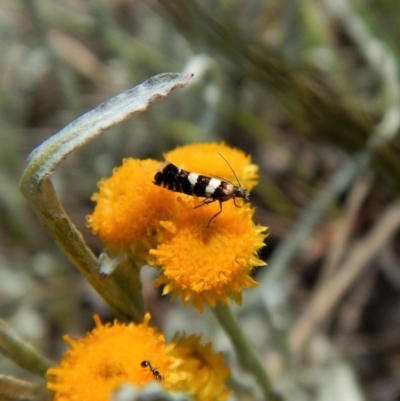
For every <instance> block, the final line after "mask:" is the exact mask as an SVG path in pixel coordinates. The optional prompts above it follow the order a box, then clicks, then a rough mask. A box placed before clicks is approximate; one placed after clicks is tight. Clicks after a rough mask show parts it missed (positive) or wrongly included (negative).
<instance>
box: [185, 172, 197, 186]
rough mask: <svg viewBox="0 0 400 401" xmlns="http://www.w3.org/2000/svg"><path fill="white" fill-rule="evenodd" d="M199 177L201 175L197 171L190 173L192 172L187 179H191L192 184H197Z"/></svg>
mask: <svg viewBox="0 0 400 401" xmlns="http://www.w3.org/2000/svg"><path fill="white" fill-rule="evenodd" d="M198 178H199V175H198V174H196V173H190V174H189V175H188V178H187V179H188V180H189V182H190V184H191V185H192V186H194V185H195V184H196V182H197V179H198Z"/></svg>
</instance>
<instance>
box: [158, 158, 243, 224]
mask: <svg viewBox="0 0 400 401" xmlns="http://www.w3.org/2000/svg"><path fill="white" fill-rule="evenodd" d="M219 155H220V156H221V157H222V158H223V159H224V160H225V161H226V163H227V164H228V166H229V168H230V169H231V170H232V172H233V174H234V176H235V178H236V180H237V182H238V184H239V186H236V185H234V184H232V183H231V182H229V181H225V180H223V179H219V178H213V177H207V176H205V175H201V174H197V173H191V172H190V171H186V170H183V169H181V168H179V167H177V166H175V165H174V164H172V163H169V162H167V163H166V164H164V166H163V167H162V168H161V170H160V171H158V172H157V173H156V175H155V176H154V181H153V184H155V185H158V186H161V187H164V188H166V189H169V190H170V191H174V192H181V193H183V194H186V195H191V196H198V197H202V198H206V199H204V200H203V201H202V202H201V203H200V204H199V205H197V206H196V207H195V209H196V208H198V207H201V206H204V205H208V204H210V203H213V202H217V201H218V202H219V206H220V209H219V212H218V213H216V214H215V215H214V216H213V217H211V219H210V221H209V222H208V224H207V227H209V226H210V223H211V221H212V220H214V219H215V218H216V217H217V216H218V215H219V214H220V213H222V202H226V201H228V200H229V199H233V203H234V205H235V206H236V207H240V206H239V205H237V204H236V202H235V199H236V198H243V199H245V200H247V201H248V200H249V199H250V192H249V191H247V189H245V188H243V187H242V186H241V184H240V182H239V179H238V177H237V175H236V174H235V172H234V171H233V169H232V167H231V166H230V164H229V163H228V161H227V160H226V159H225V158H224V157H223V156H222V155H221V154H219Z"/></svg>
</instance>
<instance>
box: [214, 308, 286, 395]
mask: <svg viewBox="0 0 400 401" xmlns="http://www.w3.org/2000/svg"><path fill="white" fill-rule="evenodd" d="M213 312H214V315H215V317H216V318H217V320H218V322H219V323H220V324H221V326H222V327H223V329H224V330H225V332H226V334H227V335H228V336H229V338H230V339H231V341H232V344H233V346H234V348H235V350H236V353H237V357H238V360H239V362H240V364H241V365H242V366H243V367H244V368H245V369H246V370H248V371H249V372H251V373H252V374H253V376H254V378H255V380H256V381H257V383H258V384H259V386H260V388H261V389H262V391H263V394H264V396H265V399H266V400H268V401H280V400H281V399H282V398H281V397H280V396H279V395H278V394H276V393H275V391H274V389H273V386H272V382H271V379H270V378H269V376H268V374H267V372H266V370H265V368H264V365H263V363H262V361H261V359H260V357H259V355H258V354H257V352H256V350H255V349H254V347H253V345H252V344H251V343H250V341H249V340H248V338H247V336H246V334H245V333H244V332H243V330H242V327H241V325H240V324H239V321H238V320H237V318H236V316H235V315H234V314H233V312H232V309H231V308H230V307H229V306H228V305H223V304H221V303H217V305H216V307H215V308H214V309H213Z"/></svg>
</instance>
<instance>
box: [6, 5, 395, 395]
mask: <svg viewBox="0 0 400 401" xmlns="http://www.w3.org/2000/svg"><path fill="white" fill-rule="evenodd" d="M399 16H400V2H399V1H397V0H370V1H366V0H302V1H297V2H295V1H280V0H264V1H262V0H254V1H240V0H224V1H219V2H215V1H209V0H208V1H200V0H174V1H166V0H148V1H145V2H139V1H134V0H113V1H105V0H92V1H83V0H64V1H50V0H17V1H16V0H2V1H0V33H1V35H0V49H1V55H2V57H1V58H0V71H1V75H0V77H1V82H0V84H1V91H0V144H1V145H0V183H1V190H0V222H1V224H0V313H1V315H0V317H1V318H3V319H5V320H6V321H7V322H8V323H9V324H10V325H11V326H13V328H14V329H15V330H16V331H17V332H18V333H19V334H20V335H21V336H22V337H24V338H26V339H28V340H29V341H30V342H31V343H33V344H35V345H36V346H37V347H38V348H40V349H41V350H42V351H43V353H44V354H45V355H47V356H48V357H50V358H57V357H58V356H59V354H60V352H61V350H62V349H64V345H63V344H62V342H61V341H60V338H61V336H62V335H63V334H64V333H69V334H70V335H72V336H73V335H78V334H81V333H83V332H85V331H86V330H87V329H88V328H90V327H91V325H92V319H91V315H92V314H93V313H94V312H96V313H100V314H102V315H103V316H104V317H105V318H106V317H110V318H111V317H112V315H111V312H110V311H109V310H108V308H107V307H106V305H105V304H104V303H103V302H102V301H101V300H100V299H99V297H98V296H97V295H96V294H95V293H94V292H93V290H92V289H90V288H89V286H88V285H87V284H86V283H85V282H84V280H83V279H82V278H81V277H80V276H79V275H78V273H77V272H76V271H75V269H74V268H73V267H72V266H71V265H70V264H69V263H68V261H67V260H66V258H65V257H64V255H62V253H61V252H60V251H59V250H58V249H57V247H56V246H55V244H54V243H52V241H51V240H50V238H49V237H48V236H47V234H46V232H45V231H44V229H43V228H42V227H41V226H40V225H39V223H38V221H37V220H36V218H35V216H34V215H33V213H32V212H31V210H30V209H29V206H28V204H27V202H26V201H25V200H24V199H23V197H22V195H21V194H20V193H19V189H18V182H19V179H20V177H21V174H22V171H23V169H24V165H25V162H26V158H27V156H28V154H29V153H30V151H31V150H33V149H34V148H35V147H36V146H38V145H39V144H40V143H41V142H43V140H45V139H46V138H48V137H49V136H51V135H52V134H54V133H56V132H57V131H58V130H60V129H61V128H62V127H63V126H65V125H66V124H67V123H68V122H70V121H72V120H74V119H75V118H76V117H78V116H79V115H81V114H83V113H84V112H85V111H87V110H90V109H92V108H93V107H95V106H96V105H98V104H100V103H101V102H102V101H104V100H106V99H108V98H110V97H112V96H113V95H115V94H117V93H119V92H121V91H124V90H126V89H128V88H129V87H132V86H134V85H135V84H137V83H139V82H141V81H144V80H146V79H147V78H149V77H151V76H152V75H154V74H157V73H160V72H166V71H173V72H175V71H178V72H182V71H183V72H191V73H194V74H195V78H194V80H193V82H192V83H191V84H190V85H189V87H188V88H187V89H184V90H179V91H177V92H175V93H173V94H172V95H171V96H169V97H168V98H167V99H165V100H162V101H160V102H157V103H156V104H154V105H153V106H151V107H150V109H149V111H147V112H146V113H144V114H142V115H139V116H135V117H134V118H132V119H131V120H129V121H127V122H125V123H123V124H121V125H119V126H117V127H114V128H113V129H112V130H110V131H109V132H107V133H106V134H104V135H102V136H101V137H100V138H98V139H96V140H94V141H92V142H91V143H90V144H88V145H87V146H86V147H85V148H83V149H82V150H80V151H79V152H77V153H75V154H73V155H72V156H70V157H69V158H67V160H66V161H65V162H64V164H63V165H62V166H61V167H60V169H59V170H57V172H56V173H55V175H54V176H53V183H54V184H55V187H56V189H57V193H58V194H59V196H60V199H61V201H62V203H63V205H64V207H65V209H66V210H67V212H68V213H69V215H70V216H71V218H72V220H73V221H74V223H75V224H76V225H77V227H78V228H79V229H80V230H81V231H82V233H83V235H84V237H85V239H86V240H87V242H88V243H89V244H90V246H91V247H92V248H93V249H94V251H95V252H96V253H99V252H101V249H102V246H101V244H100V243H99V242H98V241H97V239H96V238H94V237H93V236H92V235H91V233H90V232H89V230H88V229H87V228H86V227H85V225H84V221H85V219H84V217H85V215H86V214H88V213H90V211H91V209H92V207H93V204H92V202H91V201H90V197H91V194H92V193H93V192H95V191H96V183H97V182H98V180H99V179H100V178H101V177H104V176H109V175H110V174H111V171H112V169H113V167H115V166H118V165H119V164H121V161H122V159H123V158H124V157H142V158H145V157H152V158H156V159H160V160H161V159H162V153H163V152H164V151H167V150H170V149H171V148H173V147H174V146H176V145H179V144H184V143H188V142H199V141H225V142H227V143H228V144H229V145H233V146H236V147H239V148H241V149H243V150H245V151H246V152H247V153H249V154H251V155H252V158H253V160H254V161H255V162H256V163H257V164H258V165H259V166H260V184H259V185H258V187H257V188H256V189H255V190H254V191H253V193H252V204H254V206H256V216H255V217H256V220H257V221H258V222H260V223H262V224H264V225H268V226H269V227H270V237H269V238H268V241H267V243H268V246H267V247H266V248H265V251H264V254H263V257H264V258H265V259H266V261H267V262H268V263H269V268H266V269H263V272H261V273H260V275H259V276H258V277H256V279H258V280H259V281H260V282H261V283H262V284H263V285H262V286H260V288H262V289H263V290H264V291H265V288H267V285H269V287H268V288H269V291H268V293H266V294H262V295H263V296H264V295H265V297H266V298H268V299H267V300H266V301H265V305H264V307H265V306H266V305H267V306H268V308H269V314H267V316H265V315H263V314H257V313H256V312H255V309H257V305H255V304H253V303H252V299H251V295H249V299H248V300H247V301H246V302H245V303H244V307H243V309H241V310H240V309H239V310H238V312H239V313H240V314H241V316H242V318H243V319H244V320H243V321H244V323H243V324H245V325H249V333H252V339H253V341H254V343H255V345H256V346H257V347H258V348H260V349H263V352H264V353H265V355H266V356H265V364H266V366H267V368H268V370H269V372H270V375H271V376H272V377H274V378H276V385H277V388H279V389H281V390H282V389H283V390H282V391H283V392H284V393H285V394H289V393H290V388H291V386H293V387H294V386H295V385H296V386H299V387H301V388H303V390H304V394H306V398H307V399H325V400H328V399H333V400H337V399H346V400H353V399H357V400H359V399H360V400H361V399H367V398H368V399H374V400H385V401H386V400H397V399H400V386H399V381H398V374H399V369H400V362H399V361H400V251H399V250H400V231H399V225H400V223H399V215H400V209H399V204H398V195H399V193H400V138H399V135H398V132H399V126H400V83H399V79H400V75H399V54H400V44H399V41H398V37H399V36H400V25H399V24H398V20H399ZM151 283H152V278H151V277H150V276H149V275H146V276H145V277H144V290H145V296H146V299H147V302H148V307H149V309H150V310H151V312H152V314H153V316H154V318H155V321H156V322H157V323H158V324H159V326H160V327H162V328H164V329H166V330H167V332H168V330H172V328H174V324H175V328H176V327H177V324H176V322H177V321H179V322H186V323H185V324H186V330H187V331H188V332H191V331H195V330H196V329H199V328H201V329H202V330H204V331H206V328H205V327H208V326H210V327H212V323H207V325H206V324H205V323H204V320H203V323H201V322H202V320H199V317H197V316H196V315H195V314H194V312H193V311H191V310H190V309H187V310H184V311H183V310H182V309H181V307H180V305H179V304H178V303H173V304H169V303H168V302H167V301H166V300H164V299H162V298H161V297H160V296H159V294H157V293H155V292H154V291H153V290H151V285H152V284H151ZM267 283H268V284H267ZM398 304H399V305H398ZM258 306H259V305H258ZM398 306H399V308H398ZM188 316H190V319H191V320H190V322H189V321H188ZM209 317H210V316H208V315H207V313H206V314H205V316H204V318H203V319H205V320H207V319H208V318H209ZM185 319H186V320H185ZM263 319H264V320H268V326H269V330H268V332H266V331H264V330H265V327H264V326H263V324H264V323H265V322H264V321H263ZM170 332H171V331H170ZM256 333H257V334H256ZM209 335H210V334H209ZM210 336H211V335H210ZM286 338H288V339H289V344H290V347H289V348H285V345H284V344H282V341H281V340H282V339H286ZM216 340H217V343H218V340H219V337H217V338H216ZM220 341H222V340H220ZM221 344H222V345H221ZM220 345H221V347H222V346H223V343H222V342H221V343H220ZM276 350H278V351H276ZM277 354H278V355H279V356H280V357H281V359H283V360H286V363H287V365H286V367H287V370H286V371H285V370H284V369H283V371H284V372H285V374H284V375H282V374H281V372H282V367H281V365H280V364H278V363H277V362H276V361H277V358H276V355H277ZM285 358H286V359H285ZM0 372H7V373H10V374H15V375H16V376H17V377H20V378H27V377H28V378H29V376H27V374H26V372H24V371H22V370H19V369H18V368H17V367H16V366H15V365H13V364H12V363H10V362H8V361H7V360H5V359H0ZM288 372H290V374H289V373H288ZM288 377H290V380H288ZM235 380H236V381H235ZM232 381H233V383H232V385H234V386H235V388H236V389H241V391H242V392H243V394H246V387H245V386H244V385H243V386H242V387H241V384H240V381H239V382H238V381H237V377H236V379H235V371H234V374H233V378H232ZM294 383H295V384H294ZM338 383H339V384H338ZM288 388H289V390H288ZM239 393H240V391H239ZM294 398H298V397H294Z"/></svg>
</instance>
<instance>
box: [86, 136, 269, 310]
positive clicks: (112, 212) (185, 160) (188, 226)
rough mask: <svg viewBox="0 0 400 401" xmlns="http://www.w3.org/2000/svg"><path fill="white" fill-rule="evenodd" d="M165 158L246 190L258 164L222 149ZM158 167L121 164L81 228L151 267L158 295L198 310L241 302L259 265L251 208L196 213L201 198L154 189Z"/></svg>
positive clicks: (195, 149) (187, 149) (206, 147)
mask: <svg viewBox="0 0 400 401" xmlns="http://www.w3.org/2000/svg"><path fill="white" fill-rule="evenodd" d="M164 156H165V159H166V160H167V161H168V162H171V163H174V164H176V166H177V167H180V168H183V169H185V170H187V171H190V172H196V173H199V174H203V175H207V176H214V177H220V178H221V179H224V180H229V181H230V182H232V183H233V184H234V185H239V183H238V182H237V179H236V177H235V174H236V176H237V178H238V179H239V181H240V185H241V186H242V187H243V188H246V189H247V190H250V189H251V188H252V187H253V186H254V185H255V184H256V183H257V166H256V165H254V164H251V162H250V157H249V156H246V155H245V154H244V152H242V151H240V150H238V149H233V148H230V147H228V146H226V145H225V144H216V143H210V144H192V145H186V146H182V147H180V148H177V149H175V150H173V151H171V152H169V153H166V154H165V155H164ZM221 156H222V157H221ZM224 159H225V160H224ZM227 162H228V163H229V165H228V163H227ZM161 166H162V164H161V163H157V162H155V161H152V160H145V161H139V160H124V164H123V165H122V166H121V167H119V168H117V169H115V170H114V173H113V176H112V177H111V178H109V179H107V180H103V181H101V182H100V184H99V188H100V191H99V193H97V194H95V195H94V196H93V198H92V199H93V200H95V201H96V202H97V205H96V209H95V211H94V213H93V214H92V215H91V216H88V217H87V224H88V226H90V227H91V228H92V230H93V232H94V233H95V234H98V235H99V236H100V238H101V239H102V240H103V241H104V242H105V243H106V244H107V246H108V247H110V248H112V249H114V250H116V251H124V250H126V249H128V250H130V251H132V253H133V255H134V256H136V257H140V258H141V259H143V260H145V261H146V262H147V263H148V264H151V265H153V266H156V267H158V268H159V271H160V276H159V278H158V279H157V281H156V283H155V285H156V286H160V285H163V286H164V289H163V293H164V294H167V293H171V295H172V297H173V298H177V297H179V296H181V297H182V300H183V302H184V304H187V303H188V302H192V303H193V305H194V306H195V307H196V308H197V309H198V310H200V311H202V310H203V307H204V304H205V303H208V304H209V305H211V306H212V307H214V306H215V304H216V302H217V301H220V302H222V303H227V302H228V298H232V299H233V300H234V301H236V302H237V303H240V302H241V299H242V291H243V289H244V288H249V287H253V286H254V285H256V283H255V281H254V280H253V279H252V278H251V277H250V275H251V273H252V270H253V268H255V267H258V266H262V265H264V264H265V263H264V262H263V261H261V260H260V259H259V258H258V257H257V252H258V251H259V250H260V249H261V248H262V247H263V246H264V239H265V237H266V233H265V231H266V227H262V226H257V225H255V224H254V223H253V220H252V217H253V210H252V209H251V207H250V205H249V203H245V202H244V201H243V199H237V198H236V199H230V200H228V201H226V202H223V203H221V204H220V202H219V201H218V200H216V201H215V202H213V203H211V204H207V205H202V206H201V207H198V208H195V207H197V206H199V205H200V203H201V201H202V200H204V198H200V199H199V198H197V197H193V196H189V195H186V194H181V193H177V192H173V191H170V190H168V189H166V188H163V187H159V186H157V185H154V184H153V179H154V175H155V173H156V172H157V171H158V170H159V169H160V167H161ZM233 172H234V173H233ZM221 207H222V213H220V214H219V215H218V216H217V217H216V218H215V219H213V220H212V222H211V224H209V222H210V221H211V219H212V218H213V216H215V215H216V214H217V213H218V212H219V211H220V208H221Z"/></svg>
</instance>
